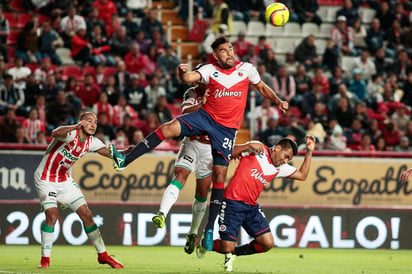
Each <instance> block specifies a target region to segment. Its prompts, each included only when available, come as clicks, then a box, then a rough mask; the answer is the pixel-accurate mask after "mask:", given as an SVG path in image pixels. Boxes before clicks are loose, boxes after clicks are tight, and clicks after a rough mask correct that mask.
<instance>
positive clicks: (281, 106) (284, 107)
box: [278, 101, 289, 113]
mask: <svg viewBox="0 0 412 274" xmlns="http://www.w3.org/2000/svg"><path fill="white" fill-rule="evenodd" d="M278 107H279V109H280V111H282V113H286V110H288V109H289V103H288V102H287V101H280V104H279V105H278Z"/></svg>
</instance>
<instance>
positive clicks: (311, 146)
mask: <svg viewBox="0 0 412 274" xmlns="http://www.w3.org/2000/svg"><path fill="white" fill-rule="evenodd" d="M315 143H316V140H315V137H313V136H309V135H308V136H306V155H305V159H304V160H303V163H302V165H301V166H300V168H299V170H297V171H296V172H295V174H293V175H292V176H290V177H289V178H291V179H296V180H299V181H304V180H306V178H307V177H308V173H309V170H310V163H311V161H312V152H313V151H314V150H315Z"/></svg>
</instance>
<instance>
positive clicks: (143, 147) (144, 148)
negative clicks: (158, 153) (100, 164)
mask: <svg viewBox="0 0 412 274" xmlns="http://www.w3.org/2000/svg"><path fill="white" fill-rule="evenodd" d="M164 139H166V138H165V136H164V135H163V133H162V131H161V130H160V128H158V129H156V130H155V131H154V132H152V133H150V134H149V135H148V136H147V137H146V138H144V139H143V141H141V142H140V143H138V144H137V145H136V146H135V147H134V148H133V150H132V151H130V153H129V154H127V155H126V159H125V162H124V163H125V165H126V166H127V165H128V164H129V163H130V162H132V161H133V160H135V159H137V158H139V157H140V156H142V155H143V154H145V153H147V152H149V151H151V150H152V149H154V148H155V147H157V146H158V145H159V144H160V143H161V142H162V141H163V140H164Z"/></svg>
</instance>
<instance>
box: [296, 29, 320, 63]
mask: <svg viewBox="0 0 412 274" xmlns="http://www.w3.org/2000/svg"><path fill="white" fill-rule="evenodd" d="M295 60H296V61H298V62H299V63H301V64H304V65H305V66H306V68H307V69H310V68H313V67H318V66H319V65H320V64H321V62H322V58H320V57H319V56H318V54H317V53H316V45H315V36H313V35H309V36H307V37H306V38H305V39H303V40H302V42H300V44H299V45H298V46H297V47H296V48H295Z"/></svg>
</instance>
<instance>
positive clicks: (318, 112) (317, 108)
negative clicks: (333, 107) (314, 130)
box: [309, 101, 328, 128]
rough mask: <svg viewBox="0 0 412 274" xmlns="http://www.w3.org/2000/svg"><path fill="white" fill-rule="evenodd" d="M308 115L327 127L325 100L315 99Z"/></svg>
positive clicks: (315, 121)
mask: <svg viewBox="0 0 412 274" xmlns="http://www.w3.org/2000/svg"><path fill="white" fill-rule="evenodd" d="M309 117H310V119H311V120H312V121H313V122H314V123H316V124H321V125H322V127H323V128H327V126H328V115H327V109H326V104H325V102H323V101H316V102H315V105H314V107H313V111H312V112H310V113H309Z"/></svg>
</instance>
